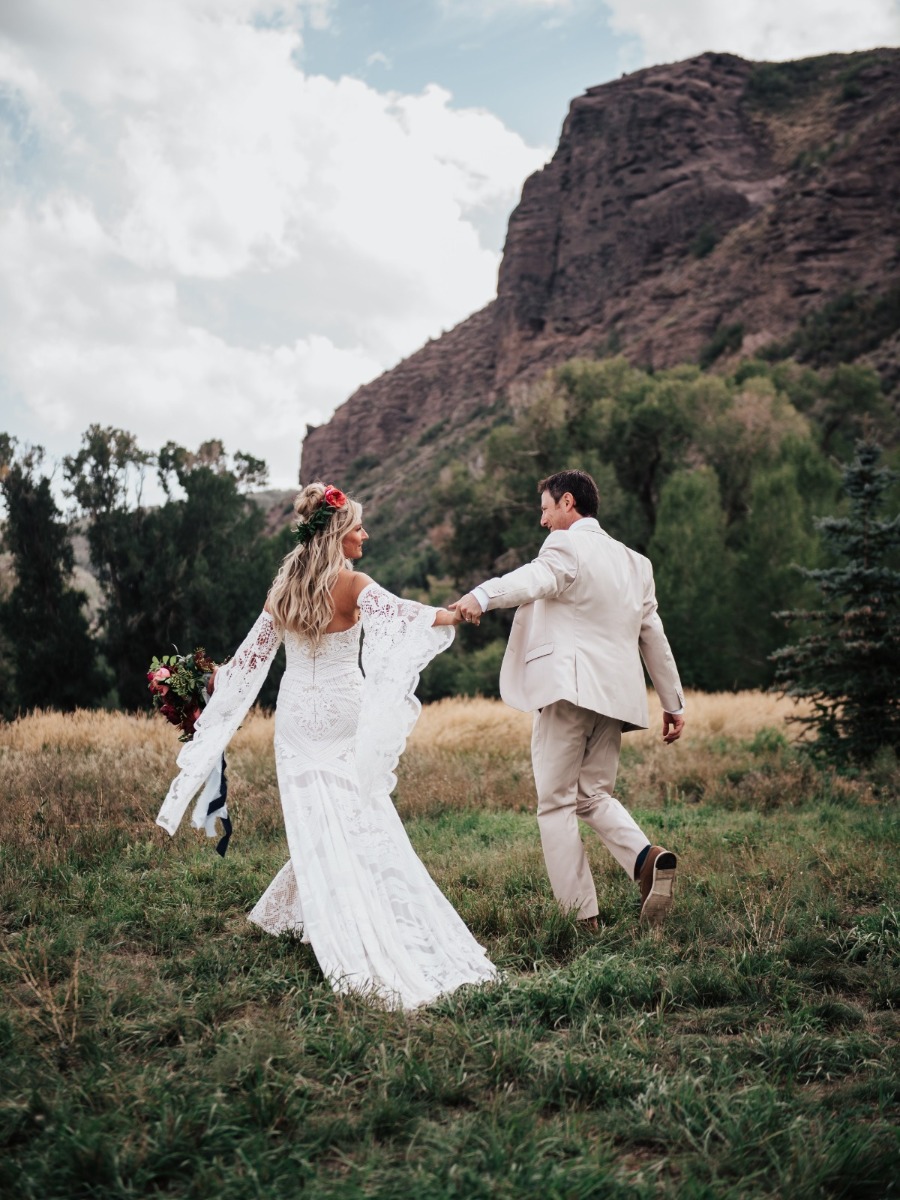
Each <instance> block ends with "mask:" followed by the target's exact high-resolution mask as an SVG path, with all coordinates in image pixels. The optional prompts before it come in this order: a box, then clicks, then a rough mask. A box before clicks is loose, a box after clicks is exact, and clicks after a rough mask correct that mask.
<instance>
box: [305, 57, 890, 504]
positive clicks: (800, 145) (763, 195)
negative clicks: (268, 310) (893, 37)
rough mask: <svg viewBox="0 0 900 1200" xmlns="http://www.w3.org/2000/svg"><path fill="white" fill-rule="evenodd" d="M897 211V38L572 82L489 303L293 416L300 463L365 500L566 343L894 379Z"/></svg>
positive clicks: (570, 351)
mask: <svg viewBox="0 0 900 1200" xmlns="http://www.w3.org/2000/svg"><path fill="white" fill-rule="evenodd" d="M898 211H900V50H894V49H886V50H877V51H871V52H866V53H861V54H853V55H837V54H836V55H828V56H825V57H822V58H815V59H806V60H802V61H799V62H794V63H780V64H766V63H752V62H747V61H745V60H743V59H740V58H738V57H735V56H733V55H725V54H703V55H700V56H699V57H697V58H693V59H689V60H688V61H686V62H681V63H676V64H670V65H666V66H661V67H652V68H648V69H646V70H642V71H638V72H636V73H635V74H632V75H628V76H625V77H623V78H622V79H619V80H616V81H614V82H611V83H607V84H603V85H602V86H600V87H595V88H591V89H589V90H588V91H587V92H586V93H585V94H584V95H582V96H579V97H578V98H577V99H575V100H574V101H573V102H572V104H571V107H570V110H569V114H568V117H567V118H566V121H565V123H564V126H563V130H562V135H561V137H560V142H559V146H558V148H557V151H556V153H555V154H554V156H553V158H552V160H551V161H550V162H549V163H548V164H547V166H546V167H545V168H544V169H543V170H541V171H539V172H537V173H536V174H535V175H533V176H531V178H530V179H528V180H527V182H526V184H525V186H524V189H523V193H522V199H521V202H520V204H519V206H518V207H517V208H516V210H515V211H514V212H513V214H512V216H511V218H510V223H509V229H508V233H507V239H506V245H505V249H504V254H503V260H502V265H501V268H500V274H499V282H498V294H497V298H496V300H494V301H493V302H492V303H490V304H489V305H487V307H486V308H484V309H482V310H481V311H480V312H478V313H476V314H474V315H473V316H471V317H469V318H468V320H466V321H463V322H462V323H461V324H460V325H458V326H457V327H456V328H455V329H453V330H451V331H450V332H449V333H447V334H445V335H444V336H443V337H441V338H439V339H437V340H435V341H431V342H429V343H428V344H427V345H425V346H424V347H423V348H422V349H421V350H419V351H418V352H417V353H415V354H413V355H411V356H410V357H409V358H408V359H406V360H404V361H403V362H401V363H400V364H399V365H398V366H397V367H395V368H394V369H393V370H391V371H388V372H386V373H385V374H384V375H382V376H380V377H379V378H378V379H376V380H374V381H373V382H372V383H370V384H367V385H365V386H364V387H362V388H360V389H359V390H358V391H357V392H355V393H354V395H353V396H351V397H350V399H349V400H348V401H347V402H346V403H345V404H344V405H342V406H341V408H339V409H338V410H337V412H336V413H335V414H334V416H333V418H332V419H331V420H330V421H329V422H328V423H327V424H325V425H322V426H320V427H318V428H310V430H309V432H308V434H307V437H306V440H305V443H304V446H303V453H302V464H301V480H303V481H304V482H305V481H307V480H310V479H313V478H317V477H328V478H335V479H339V480H341V481H342V482H344V483H345V484H347V485H348V486H353V488H354V490H355V491H356V492H357V493H359V494H361V495H363V496H364V497H365V498H366V499H368V500H370V501H371V500H372V499H374V500H376V501H377V500H378V498H379V495H384V494H385V492H386V491H388V492H389V491H393V490H394V488H395V487H396V481H397V478H398V473H399V469H400V468H402V472H403V474H404V475H405V476H406V477H407V478H408V477H409V476H410V474H412V475H413V476H414V477H417V478H418V477H425V476H427V475H428V474H429V466H428V463H429V459H430V458H431V457H433V455H434V448H435V444H436V443H438V442H441V443H444V444H446V443H447V442H448V440H449V441H451V442H452V441H453V440H454V439H455V438H456V437H459V436H463V434H464V433H465V435H466V436H471V434H472V433H473V431H477V429H478V428H479V426H481V425H484V426H485V428H487V427H489V426H490V425H491V424H492V423H493V422H494V421H495V420H496V417H497V414H498V413H500V412H502V411H503V410H504V409H505V408H506V406H507V405H508V404H509V403H510V402H511V401H512V402H513V403H514V402H515V393H516V387H517V386H518V385H521V384H523V383H527V382H528V381H529V380H533V379H534V378H535V377H536V376H539V375H540V374H542V373H543V372H544V371H545V370H546V369H547V368H548V367H550V366H553V365H555V364H558V363H560V362H563V361H565V360H567V359H569V358H572V357H573V356H588V357H598V356H604V355H607V354H611V353H622V354H625V355H626V356H627V357H628V358H629V359H630V360H631V361H632V362H634V363H636V364H638V365H642V366H646V367H651V368H653V369H659V368H662V367H666V366H671V365H674V364H675V363H677V362H682V361H694V362H697V361H700V362H701V363H703V364H704V365H710V364H712V363H713V362H715V361H716V360H719V361H723V362H724V361H727V360H728V359H729V357H731V358H733V357H734V356H735V355H739V354H740V355H749V354H755V353H760V352H763V353H769V354H770V355H771V354H778V353H782V354H784V353H788V352H793V353H794V354H796V355H797V356H798V357H800V358H801V359H805V360H806V361H808V362H811V363H813V364H814V365H815V364H816V363H817V362H819V361H835V357H837V359H839V360H841V361H864V362H867V363H869V364H870V365H872V366H874V367H875V368H876V370H879V371H880V373H881V374H882V378H883V380H884V383H885V386H886V390H888V391H889V392H894V394H895V395H896V389H897V388H898V383H900V342H898V332H897V327H898V324H900V320H898V307H900V302H898V296H900V293H898V291H897V279H898V274H900V272H898V267H900V237H898V220H897V217H898ZM829 356H830V358H829Z"/></svg>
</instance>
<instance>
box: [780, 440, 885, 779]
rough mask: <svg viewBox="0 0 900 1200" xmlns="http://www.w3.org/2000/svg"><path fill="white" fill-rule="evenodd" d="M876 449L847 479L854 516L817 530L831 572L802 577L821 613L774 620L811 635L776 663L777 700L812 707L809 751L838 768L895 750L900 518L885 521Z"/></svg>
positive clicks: (867, 445)
mask: <svg viewBox="0 0 900 1200" xmlns="http://www.w3.org/2000/svg"><path fill="white" fill-rule="evenodd" d="M880 456H881V449H880V447H879V446H878V445H877V444H876V443H874V442H873V441H860V442H858V443H857V446H856V457H855V458H854V460H853V462H851V463H850V464H849V465H848V466H846V467H845V469H844V490H845V492H846V493H847V496H848V497H849V502H850V512H849V515H847V516H845V517H823V518H820V519H819V520H818V521H817V522H816V525H817V527H818V529H819V530H820V532H821V534H822V538H823V541H824V543H825V546H826V548H828V549H830V550H831V551H832V552H833V554H834V556H835V557H836V558H837V559H838V562H837V563H836V565H834V566H832V567H826V568H822V569H819V570H802V574H803V575H804V576H806V578H808V579H810V580H813V581H814V582H815V584H816V586H817V587H818V590H819V592H820V593H821V596H822V601H823V603H822V607H821V608H819V609H815V610H812V611H794V612H785V613H780V614H778V615H779V617H780V618H781V619H782V620H784V621H786V622H787V623H788V624H790V623H792V622H795V621H800V622H803V623H804V624H807V623H808V624H809V625H810V626H811V627H812V631H811V632H810V633H808V634H807V635H806V636H805V637H802V638H801V639H800V640H799V641H798V642H796V643H794V644H793V645H790V646H785V647H784V648H782V649H781V650H779V651H777V652H776V653H775V654H774V655H773V660H774V662H775V664H776V680H777V682H778V684H779V685H780V687H781V689H782V691H783V692H785V693H786V694H787V695H790V696H797V697H804V698H806V699H809V700H811V701H812V713H811V714H810V716H808V717H802V718H800V720H802V721H803V722H804V723H806V724H807V725H809V726H810V727H812V728H814V729H815V731H816V739H815V741H814V743H813V746H814V749H815V751H816V752H817V753H819V754H820V755H821V756H822V757H824V758H826V759H828V760H830V761H832V762H837V763H868V762H871V761H872V759H873V758H874V757H875V756H876V754H877V753H878V752H879V750H881V749H882V748H883V747H891V748H893V749H894V750H895V751H896V750H897V749H898V747H900V689H898V680H900V570H898V569H897V568H898V565H900V515H894V516H893V517H888V518H884V519H883V518H882V516H881V513H882V510H883V509H884V508H885V506H886V504H887V502H888V498H889V489H890V488H891V484H892V482H893V481H894V479H896V477H897V476H896V474H895V473H894V472H892V471H889V470H887V469H886V468H885V467H879V465H878V462H879V459H880Z"/></svg>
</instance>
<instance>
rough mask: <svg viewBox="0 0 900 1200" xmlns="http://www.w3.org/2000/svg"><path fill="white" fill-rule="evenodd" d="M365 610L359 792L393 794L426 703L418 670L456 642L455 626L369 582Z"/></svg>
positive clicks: (362, 604) (362, 607) (363, 602)
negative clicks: (439, 622)
mask: <svg viewBox="0 0 900 1200" xmlns="http://www.w3.org/2000/svg"><path fill="white" fill-rule="evenodd" d="M357 603H358V604H359V608H360V611H361V613H362V626H363V646H362V669H363V674H364V676H365V679H364V680H363V687H362V700H361V707H360V717H359V729H358V733H357V743H356V763H357V770H358V773H359V784H360V794H361V795H363V796H366V795H369V794H372V793H374V792H378V793H386V794H387V795H390V794H391V792H392V791H393V790H394V788H395V787H396V785H397V776H396V774H395V770H396V767H397V763H398V762H399V760H400V755H401V754H402V753H403V750H404V748H405V747H406V739H407V738H408V737H409V734H410V732H411V731H412V728H413V726H414V725H415V723H416V721H417V720H418V717H419V713H420V712H421V711H422V705H421V704H420V703H419V701H418V700H417V699H416V694H415V692H416V685H417V684H418V682H419V675H420V674H421V673H422V671H423V670H424V669H425V667H426V666H427V665H428V663H430V662H431V660H432V659H433V658H434V657H435V656H436V655H438V654H440V652H441V651H442V650H446V649H447V647H448V646H449V645H450V644H451V643H452V641H453V638H454V635H455V631H454V629H453V627H452V626H451V625H438V626H435V625H434V618H435V613H436V612H437V609H435V608H431V607H429V606H428V605H426V604H419V603H417V602H416V601H414V600H402V599H400V597H399V596H394V595H392V593H391V592H388V591H385V589H384V588H382V587H379V585H378V584H377V583H370V584H368V585H367V586H366V587H364V588H363V590H362V591H361V592H360V594H359V599H358V601H357Z"/></svg>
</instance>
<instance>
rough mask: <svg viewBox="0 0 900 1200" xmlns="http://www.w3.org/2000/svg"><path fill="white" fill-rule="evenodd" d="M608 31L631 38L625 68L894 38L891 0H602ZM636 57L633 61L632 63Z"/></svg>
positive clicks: (806, 51) (769, 56)
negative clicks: (711, 54) (633, 47)
mask: <svg viewBox="0 0 900 1200" xmlns="http://www.w3.org/2000/svg"><path fill="white" fill-rule="evenodd" d="M605 3H606V6H607V7H608V9H609V10H610V27H611V28H612V29H613V31H614V32H615V33H618V34H622V35H626V36H632V37H635V38H637V39H638V42H639V49H638V50H637V53H636V54H635V53H628V64H627V65H628V66H629V67H634V66H638V65H640V66H644V65H648V64H651V63H658V62H674V61H677V60H679V59H682V58H689V57H690V56H692V55H694V54H700V53H702V52H703V51H705V50H720V51H730V52H731V53H734V54H740V55H742V56H743V57H744V58H750V59H757V60H775V61H778V60H783V59H791V58H806V57H809V56H811V55H815V54H826V53H828V52H830V51H851V50H867V49H871V48H873V47H875V46H889V45H896V43H897V42H898V40H900V5H898V4H897V2H896V0H856V2H855V3H854V4H852V5H848V4H847V3H846V2H845V0H792V2H791V3H788V4H786V3H784V0H733V2H732V3H729V4H722V3H721V2H720V0H679V3H677V4H673V3H672V2H671V0H605ZM635 58H637V60H638V61H634V60H635Z"/></svg>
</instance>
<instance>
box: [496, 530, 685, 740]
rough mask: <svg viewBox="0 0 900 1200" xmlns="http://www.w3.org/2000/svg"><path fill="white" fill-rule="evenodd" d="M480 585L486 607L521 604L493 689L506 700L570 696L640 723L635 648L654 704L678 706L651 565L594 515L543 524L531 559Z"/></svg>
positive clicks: (523, 704) (642, 698) (644, 714)
mask: <svg viewBox="0 0 900 1200" xmlns="http://www.w3.org/2000/svg"><path fill="white" fill-rule="evenodd" d="M481 587H482V588H483V590H484V592H485V593H486V594H487V597H488V605H487V608H488V610H491V609H496V608H512V607H514V606H516V605H518V606H520V607H519V611H518V612H517V613H516V615H515V619H514V620H513V626H512V630H511V632H510V636H509V643H508V645H507V647H506V654H505V656H504V658H503V666H502V668H501V670H500V695H501V696H502V697H503V699H504V700H505V701H506V703H507V704H509V705H511V706H512V707H513V708H519V709H523V710H524V711H525V712H529V711H532V710H534V709H536V708H543V707H544V705H546V704H553V703H554V702H555V701H557V700H569V701H571V703H572V704H577V705H578V706H579V707H580V708H588V709H591V710H592V711H593V712H597V713H601V714H602V715H603V716H607V717H612V718H614V719H616V720H620V721H622V723H623V727H624V728H626V729H628V728H631V729H646V728H647V725H648V711H647V688H646V684H645V682H644V672H643V670H642V669H641V659H642V658H643V660H644V663H645V664H646V667H647V673H648V674H649V676H650V679H651V680H652V682H653V686H654V687H655V688H656V691H657V693H658V695H659V698H660V700H661V701H662V706H663V708H664V709H665V710H666V711H667V712H673V711H678V710H679V709H681V708H683V707H684V694H683V691H682V687H681V681H680V679H679V678H678V671H677V669H676V667H675V660H674V658H673V657H672V651H671V649H670V648H669V642H668V639H667V638H666V635H665V632H664V630H663V626H662V621H661V620H660V619H659V614H658V613H657V611H656V592H655V589H654V584H653V568H652V567H651V565H650V562H649V560H648V559H646V558H644V556H643V555H641V554H638V553H637V552H636V551H634V550H630V549H629V548H628V547H627V546H625V545H623V544H622V543H621V542H617V541H616V540H615V539H614V538H611V537H610V536H609V534H608V533H606V532H605V531H604V530H603V529H601V527H600V525H599V523H598V522H597V521H595V520H594V519H593V518H588V519H582V520H581V521H579V523H578V524H577V525H575V526H574V527H573V528H571V529H569V530H557V531H556V532H554V533H551V534H550V536H549V537H548V538H547V540H546V541H545V542H544V544H543V546H542V547H541V551H540V554H538V556H537V558H536V559H534V561H533V562H530V563H527V564H526V565H525V566H523V567H518V568H517V569H516V570H515V571H510V572H509V573H508V574H506V575H501V576H499V577H497V578H495V579H489V580H488V581H487V582H486V583H483V584H482V585H481Z"/></svg>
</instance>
